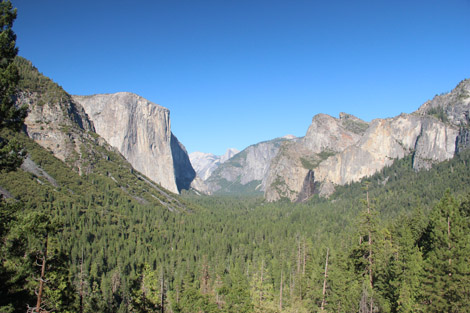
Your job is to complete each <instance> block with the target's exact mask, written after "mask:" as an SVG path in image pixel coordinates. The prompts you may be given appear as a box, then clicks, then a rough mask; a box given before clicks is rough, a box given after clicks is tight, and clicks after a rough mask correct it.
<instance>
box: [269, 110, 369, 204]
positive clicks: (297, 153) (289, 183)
mask: <svg viewBox="0 0 470 313" xmlns="http://www.w3.org/2000/svg"><path fill="white" fill-rule="evenodd" d="M367 127H368V124H367V123H366V122H364V121H362V120H360V119H358V118H357V117H355V116H352V115H349V114H346V113H341V114H340V117H339V119H338V118H334V117H331V116H329V115H326V114H318V115H316V116H314V117H313V119H312V124H311V125H310V127H309V128H308V130H307V134H306V135H305V137H303V138H302V139H301V140H299V141H297V142H287V143H284V144H283V146H282V147H281V149H280V150H279V153H278V154H277V155H276V157H275V158H274V159H273V162H272V163H271V165H270V168H269V172H268V175H267V179H266V181H267V183H266V185H267V188H266V192H265V196H266V199H267V200H268V201H276V200H279V199H281V198H288V199H290V200H292V201H298V200H305V199H306V198H308V197H310V196H311V195H312V194H314V193H318V192H319V190H318V184H317V183H315V182H314V181H312V179H313V177H316V174H315V173H314V172H313V170H314V169H316V168H317V167H318V166H319V165H320V164H321V162H323V161H324V160H325V159H327V158H329V157H330V156H333V155H335V154H337V153H339V152H341V151H343V150H344V149H346V148H347V147H349V146H351V145H352V144H354V143H356V142H357V141H358V140H359V139H360V138H361V136H362V134H363V133H364V131H365V129H367ZM307 178H308V179H307Z"/></svg>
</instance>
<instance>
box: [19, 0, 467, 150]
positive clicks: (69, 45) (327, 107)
mask: <svg viewBox="0 0 470 313" xmlns="http://www.w3.org/2000/svg"><path fill="white" fill-rule="evenodd" d="M12 2H13V5H14V6H15V7H17V8H18V18H17V20H16V23H15V25H14V31H15V32H16V34H17V36H18V41H17V45H18V47H19V49H20V53H19V54H20V55H21V56H23V57H25V58H27V59H29V60H31V61H32V62H33V64H34V65H35V66H36V67H37V68H38V69H39V71H41V72H42V73H44V74H45V75H47V76H49V77H51V78H52V79H53V80H54V81H55V82H57V83H58V84H60V85H61V86H62V87H64V89H65V90H66V91H67V92H69V93H71V94H79V95H88V94H95V93H114V92H118V91H130V92H134V93H137V94H139V95H141V96H143V97H145V98H147V99H149V100H150V101H152V102H155V103H158V104H160V105H162V106H164V107H167V108H169V109H170V111H171V123H172V131H173V133H174V134H175V135H176V136H177V137H178V139H179V140H180V141H181V142H182V143H183V144H184V145H185V146H186V148H187V150H188V152H194V151H202V152H211V153H215V154H223V153H224V152H225V150H226V149H227V148H229V147H234V148H237V149H239V150H242V149H244V148H246V147H247V146H249V145H250V144H254V143H257V142H260V141H264V140H269V139H273V138H275V137H280V136H284V135H286V134H293V135H296V136H303V135H305V133H306V130H307V128H308V126H309V124H310V122H311V119H312V117H313V116H314V115H315V114H317V113H327V114H330V115H332V116H338V114H339V113H340V112H347V113H351V114H354V115H356V116H358V117H360V118H362V119H364V120H367V121H370V120H371V119H374V118H386V117H391V116H395V115H398V114H400V113H401V112H405V113H410V112H413V111H414V110H416V109H417V108H418V107H419V106H420V105H421V104H422V103H424V102H425V101H426V100H428V99H431V98H432V97H433V96H434V95H435V94H439V93H442V92H446V91H450V90H451V89H452V88H454V87H455V86H456V85H457V84H458V82H459V81H461V80H462V79H464V78H470V17H469V16H470V0H440V1H434V0H425V1H421V0H406V1H402V0H393V1H391V0H370V1H363V0H356V1H351V0H346V1H334V0H332V1H327V0H323V1H314V0H310V1H308V0H283V1H278V0H260V1H257V0H248V1H246V0H214V1H205V0H148V1H144V0H112V1H111V0H80V1H79V0H13V1H12Z"/></svg>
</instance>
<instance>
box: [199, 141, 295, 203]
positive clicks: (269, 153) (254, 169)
mask: <svg viewBox="0 0 470 313" xmlns="http://www.w3.org/2000/svg"><path fill="white" fill-rule="evenodd" d="M291 140H297V138H296V137H294V136H291V135H289V136H285V137H281V138H276V139H273V140H268V141H263V142H260V143H257V144H254V145H251V146H249V147H247V148H246V149H244V150H243V151H241V152H239V153H237V154H235V155H234V156H233V157H231V158H230V159H228V160H227V161H226V162H223V163H221V164H220V165H219V166H218V167H217V168H215V169H214V170H213V171H212V173H211V175H210V176H209V177H208V178H207V179H206V180H204V182H203V183H204V184H203V188H204V191H205V193H207V194H247V193H249V194H263V192H264V190H265V186H266V177H267V171H268V169H269V165H270V163H271V160H272V159H273V158H274V157H275V156H276V154H277V152H278V150H279V147H280V146H281V143H282V142H284V141H291ZM199 186H200V184H199ZM196 189H197V188H196Z"/></svg>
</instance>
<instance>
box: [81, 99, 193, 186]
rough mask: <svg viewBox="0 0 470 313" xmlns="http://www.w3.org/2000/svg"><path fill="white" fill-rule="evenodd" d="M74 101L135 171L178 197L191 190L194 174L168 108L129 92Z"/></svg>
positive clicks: (98, 131) (99, 132) (97, 130)
mask: <svg viewBox="0 0 470 313" xmlns="http://www.w3.org/2000/svg"><path fill="white" fill-rule="evenodd" d="M73 99H74V100H75V101H76V102H78V103H80V104H81V106H83V108H84V109H85V111H86V113H87V114H88V116H89V117H90V119H91V120H92V121H93V123H94V125H95V129H96V132H97V133H98V134H99V135H100V136H101V137H103V138H104V139H105V140H106V141H107V142H108V143H109V144H110V145H111V146H113V147H115V148H116V149H118V151H119V152H120V153H121V154H122V155H123V156H124V157H125V158H126V159H127V160H128V161H129V162H130V163H131V164H132V166H133V167H134V168H135V169H136V170H138V171H140V172H142V173H143V174H144V175H146V176H147V177H148V178H150V179H151V180H153V181H154V182H156V183H158V184H160V185H162V186H163V187H165V188H166V189H168V190H170V191H172V192H175V193H178V192H179V191H180V190H181V189H184V188H187V187H189V184H190V183H191V180H192V178H194V176H195V172H194V170H193V169H192V167H191V164H190V162H189V158H188V156H187V153H186V150H185V149H184V147H183V146H182V145H181V143H179V141H178V140H177V139H176V137H174V136H173V134H172V133H171V124H170V111H169V110H168V109H167V108H164V107H162V106H160V105H158V104H155V103H153V102H151V101H148V100H147V99H145V98H143V97H140V96H138V95H136V94H133V93H130V92H118V93H115V94H97V95H91V96H73ZM191 176H192V178H191ZM188 180H189V182H188Z"/></svg>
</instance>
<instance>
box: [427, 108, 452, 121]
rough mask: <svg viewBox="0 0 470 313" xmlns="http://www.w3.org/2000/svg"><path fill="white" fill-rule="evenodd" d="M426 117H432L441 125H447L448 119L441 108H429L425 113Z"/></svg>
mask: <svg viewBox="0 0 470 313" xmlns="http://www.w3.org/2000/svg"><path fill="white" fill-rule="evenodd" d="M426 113H427V114H428V115H431V116H434V117H435V118H437V119H438V120H440V121H441V122H443V123H448V122H449V118H448V117H447V114H446V112H445V111H444V108H443V107H435V108H430V109H429V110H428V111H427V112H426Z"/></svg>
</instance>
